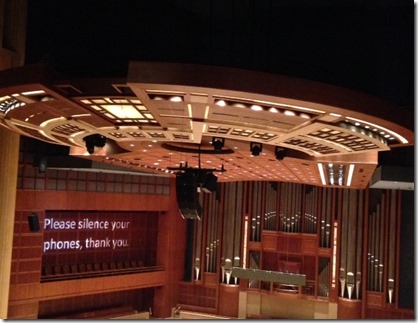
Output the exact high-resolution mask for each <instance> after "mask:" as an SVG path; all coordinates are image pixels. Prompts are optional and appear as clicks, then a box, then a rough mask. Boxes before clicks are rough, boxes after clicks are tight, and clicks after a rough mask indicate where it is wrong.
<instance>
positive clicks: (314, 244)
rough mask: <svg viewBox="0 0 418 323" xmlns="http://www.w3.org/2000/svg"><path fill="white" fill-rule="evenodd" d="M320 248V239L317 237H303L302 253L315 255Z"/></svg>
mask: <svg viewBox="0 0 418 323" xmlns="http://www.w3.org/2000/svg"><path fill="white" fill-rule="evenodd" d="M317 249H318V239H317V238H315V237H303V238H302V253H304V254H308V255H315V254H316V253H317Z"/></svg>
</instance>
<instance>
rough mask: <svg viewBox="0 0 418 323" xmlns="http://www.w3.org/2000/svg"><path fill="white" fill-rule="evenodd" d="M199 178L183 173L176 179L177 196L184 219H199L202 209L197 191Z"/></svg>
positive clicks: (192, 174)
mask: <svg viewBox="0 0 418 323" xmlns="http://www.w3.org/2000/svg"><path fill="white" fill-rule="evenodd" d="M197 187H198V185H197V178H196V176H195V174H194V173H191V172H190V173H187V172H186V173H182V174H178V175H177V177H176V194H177V203H178V205H179V210H180V214H181V216H182V217H183V218H184V219H199V220H200V216H201V214H202V207H201V206H200V202H199V193H198V191H197Z"/></svg>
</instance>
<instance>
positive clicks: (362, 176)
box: [0, 62, 414, 189]
mask: <svg viewBox="0 0 418 323" xmlns="http://www.w3.org/2000/svg"><path fill="white" fill-rule="evenodd" d="M0 124H1V125H2V126H3V127H6V128H8V129H10V130H11V131H15V132H18V133H19V134H21V135H24V136H28V137H33V138H36V139H39V140H43V141H47V142H50V143H54V144H59V145H65V146H69V147H70V154H71V155H73V156H78V157H82V158H87V159H92V160H95V161H101V162H103V163H110V164H113V165H117V166H123V167H126V168H127V169H130V171H132V170H134V171H140V172H147V173H154V174H159V175H163V176H175V172H173V170H172V169H173V168H178V167H183V165H187V166H188V167H196V168H198V167H201V168H205V169H216V170H219V169H221V168H223V169H224V170H225V171H224V172H214V174H215V175H216V176H217V177H218V181H219V182H230V181H248V180H266V181H290V182H297V183H302V184H308V185H318V186H328V187H350V188H360V189H363V188H366V187H367V185H368V183H369V181H370V178H371V176H372V174H373V172H374V170H375V168H376V167H377V163H378V152H379V151H384V150H390V149H391V148H393V147H399V146H404V145H413V144H414V132H413V129H414V128H413V116H412V115H411V116H405V115H401V114H400V113H398V112H397V107H396V106H393V105H391V104H389V103H388V102H385V101H382V100H380V99H379V98H375V97H371V96H368V95H365V94H362V93H359V92H355V91H351V90H348V89H343V88H340V87H336V86H331V85H326V84H320V83H314V82H311V81H306V80H301V79H295V78H289V77H283V76H279V75H274V74H267V73H262V72H255V71H248V70H238V69H231V68H223V67H215V66H203V65H189V64H174V63H157V62H131V63H130V66H129V70H128V75H127V77H126V78H125V79H104V78H103V79H83V80H65V79H64V78H62V77H59V76H57V75H56V73H55V72H52V71H50V70H49V69H48V67H47V66H43V65H39V66H38V65H36V66H26V67H22V68H19V69H12V70H7V71H3V72H1V73H0ZM93 134H99V135H102V136H105V137H106V145H105V146H104V147H103V148H102V147H95V148H94V153H93V154H89V153H88V152H87V149H86V143H85V141H84V140H83V138H85V137H86V136H89V135H93ZM214 139H218V140H219V141H222V142H223V147H222V148H221V149H220V150H216V151H215V148H214V146H213V145H212V141H213V140H214ZM254 145H255V146H258V148H260V149H261V151H260V153H259V155H258V156H255V155H253V154H252V153H253V152H252V151H251V149H250V147H251V146H254Z"/></svg>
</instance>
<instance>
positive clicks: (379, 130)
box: [345, 118, 408, 143]
mask: <svg viewBox="0 0 418 323" xmlns="http://www.w3.org/2000/svg"><path fill="white" fill-rule="evenodd" d="M345 122H347V123H350V124H354V125H355V126H356V127H362V128H364V129H367V130H369V131H373V132H375V133H376V134H379V135H380V136H382V137H384V138H385V139H388V140H391V141H392V140H395V139H396V138H395V137H397V138H398V139H399V141H401V142H402V143H408V141H407V140H406V139H405V138H403V137H402V136H400V135H398V134H397V133H395V132H392V131H391V130H389V129H385V128H383V127H381V126H378V125H376V124H372V123H368V122H366V121H363V120H359V119H355V118H347V119H346V120H345Z"/></svg>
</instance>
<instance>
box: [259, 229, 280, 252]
mask: <svg viewBox="0 0 418 323" xmlns="http://www.w3.org/2000/svg"><path fill="white" fill-rule="evenodd" d="M262 241H263V249H264V250H271V251H276V250H277V235H270V234H266V233H264V234H263V240H262Z"/></svg>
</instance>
